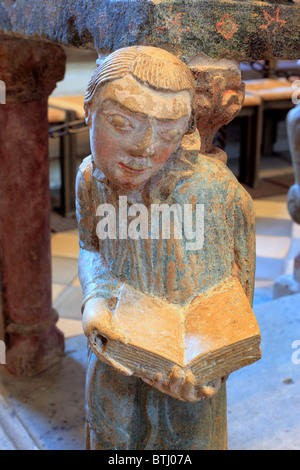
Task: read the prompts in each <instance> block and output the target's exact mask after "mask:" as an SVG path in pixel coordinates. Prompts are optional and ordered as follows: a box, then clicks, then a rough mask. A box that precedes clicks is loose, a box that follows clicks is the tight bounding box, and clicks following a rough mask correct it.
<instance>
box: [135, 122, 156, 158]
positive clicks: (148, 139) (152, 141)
mask: <svg viewBox="0 0 300 470" xmlns="http://www.w3.org/2000/svg"><path fill="white" fill-rule="evenodd" d="M155 152H156V138H155V129H154V124H153V123H151V124H150V125H149V127H148V129H147V132H146V134H145V135H144V137H143V139H141V141H140V142H139V143H138V145H136V146H135V147H133V149H132V151H131V153H132V155H134V156H135V157H153V155H155Z"/></svg>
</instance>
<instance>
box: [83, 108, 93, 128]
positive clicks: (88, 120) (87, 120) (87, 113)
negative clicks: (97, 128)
mask: <svg viewBox="0 0 300 470" xmlns="http://www.w3.org/2000/svg"><path fill="white" fill-rule="evenodd" d="M84 112H85V123H86V125H87V126H90V125H91V124H92V119H91V118H92V116H91V108H90V106H89V105H86V104H85V105H84Z"/></svg>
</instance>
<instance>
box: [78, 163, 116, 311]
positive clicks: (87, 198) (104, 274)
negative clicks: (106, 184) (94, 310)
mask: <svg viewBox="0 0 300 470" xmlns="http://www.w3.org/2000/svg"><path fill="white" fill-rule="evenodd" d="M76 216H77V221H78V235H79V248H80V252H79V261H78V276H79V281H80V285H81V288H82V292H83V303H82V312H83V311H84V308H85V305H86V303H87V302H88V301H89V300H90V299H96V298H97V299H99V300H100V299H103V301H106V302H110V300H111V299H112V298H114V297H115V296H117V294H118V290H119V287H120V283H119V282H118V280H117V279H116V278H114V277H113V276H111V274H110V270H109V269H108V267H107V265H106V263H105V260H104V259H103V257H102V256H101V254H100V253H99V240H98V237H97V234H96V214H95V213H94V207H93V203H92V201H91V195H90V191H89V181H87V180H86V178H85V177H84V175H83V174H82V172H81V171H80V170H79V171H78V174H77V178H76Z"/></svg>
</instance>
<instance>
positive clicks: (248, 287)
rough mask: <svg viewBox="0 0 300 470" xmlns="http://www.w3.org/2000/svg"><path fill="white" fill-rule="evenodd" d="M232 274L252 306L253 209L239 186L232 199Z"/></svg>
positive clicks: (253, 261) (254, 241)
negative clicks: (235, 276)
mask: <svg viewBox="0 0 300 470" xmlns="http://www.w3.org/2000/svg"><path fill="white" fill-rule="evenodd" d="M233 237H234V261H235V266H234V268H233V271H234V274H235V275H237V277H238V278H239V280H240V282H241V284H242V287H243V289H244V292H245V294H246V296H247V297H248V300H249V303H250V305H251V306H252V303H253V295H254V282H255V260H256V252H255V249H256V247H255V245H256V240H255V211H254V206H253V202H252V199H251V197H250V195H249V194H248V193H247V192H246V191H245V190H244V188H242V187H239V188H238V190H237V191H236V195H235V199H234V234H233Z"/></svg>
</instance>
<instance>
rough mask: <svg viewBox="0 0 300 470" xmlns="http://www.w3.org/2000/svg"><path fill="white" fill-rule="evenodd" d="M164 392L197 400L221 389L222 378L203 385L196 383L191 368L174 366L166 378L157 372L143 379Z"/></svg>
mask: <svg viewBox="0 0 300 470" xmlns="http://www.w3.org/2000/svg"><path fill="white" fill-rule="evenodd" d="M143 380H144V382H146V383H148V384H150V385H152V386H153V387H155V388H157V389H158V390H160V391H161V392H162V393H166V394H167V395H170V396H172V397H173V398H176V399H177V400H182V401H187V402H197V401H200V400H203V399H204V398H211V397H212V396H214V395H215V394H216V393H217V392H218V390H219V389H220V386H221V383H222V380H221V379H216V380H214V381H212V382H209V383H207V384H205V385H202V386H197V385H195V377H194V374H193V373H192V372H191V371H190V370H189V371H187V372H185V371H184V370H182V369H181V368H180V367H178V366H174V367H173V370H172V372H171V374H170V375H169V377H168V378H167V380H164V378H163V376H162V374H156V375H155V376H154V377H153V378H152V379H147V378H146V379H145V378H144V379H143Z"/></svg>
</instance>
